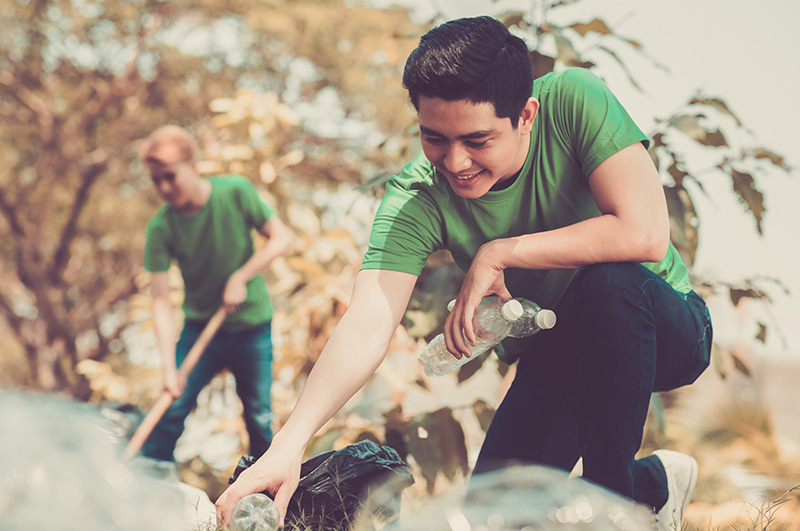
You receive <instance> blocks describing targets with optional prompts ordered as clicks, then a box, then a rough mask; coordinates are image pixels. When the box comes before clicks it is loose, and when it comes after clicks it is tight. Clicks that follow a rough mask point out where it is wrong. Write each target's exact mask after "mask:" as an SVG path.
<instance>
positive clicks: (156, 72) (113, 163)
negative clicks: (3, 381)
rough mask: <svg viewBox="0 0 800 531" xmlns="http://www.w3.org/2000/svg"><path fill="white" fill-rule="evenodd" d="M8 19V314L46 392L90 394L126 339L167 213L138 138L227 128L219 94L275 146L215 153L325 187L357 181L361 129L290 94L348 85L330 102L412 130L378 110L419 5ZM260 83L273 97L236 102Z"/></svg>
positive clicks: (214, 5) (191, 8)
mask: <svg viewBox="0 0 800 531" xmlns="http://www.w3.org/2000/svg"><path fill="white" fill-rule="evenodd" d="M0 13H1V14H2V15H1V16H2V20H3V27H4V28H7V30H6V31H4V32H3V34H2V35H1V36H0V96H2V100H0V101H1V103H0V116H2V125H0V154H2V156H3V158H4V160H5V161H6V164H5V165H4V167H3V169H2V170H0V215H1V216H0V233H2V234H3V238H2V244H0V256H2V258H3V267H2V269H0V277H1V278H2V280H3V281H2V282H0V315H2V317H3V318H4V320H5V321H6V322H7V323H8V325H9V329H10V330H11V331H12V332H13V334H14V336H15V339H16V341H17V342H18V343H19V344H21V345H22V347H23V349H24V355H25V357H26V359H27V361H28V369H29V370H28V372H29V378H28V385H32V386H34V387H38V388H42V389H59V390H63V391H66V392H70V393H73V394H77V395H81V396H86V392H87V388H86V386H85V382H84V381H83V379H82V378H81V377H80V375H78V374H77V373H76V370H75V367H76V366H77V365H78V363H79V362H80V361H81V360H85V359H102V358H103V357H105V356H106V355H107V354H108V353H109V352H118V351H120V350H121V349H122V343H121V342H120V341H119V337H120V334H121V332H122V331H123V329H124V328H125V326H126V320H127V314H126V310H127V299H128V297H129V296H131V295H132V294H134V293H136V292H137V291H138V290H139V289H140V287H141V286H139V285H137V283H136V280H135V279H136V275H137V273H139V271H140V263H141V252H142V247H143V239H144V227H145V224H146V221H147V219H148V218H149V217H150V216H151V215H152V214H153V213H154V209H155V208H156V207H157V201H156V198H155V195H154V194H152V193H151V192H150V190H149V188H150V186H149V183H148V182H147V180H146V179H144V177H143V172H142V171H141V168H140V167H139V166H137V165H136V164H135V163H134V156H133V154H134V151H135V149H134V148H135V145H134V142H135V141H136V140H137V139H140V138H142V137H143V136H145V135H146V134H147V133H149V132H150V131H151V130H152V129H154V128H155V127H157V126H158V125H161V124H163V123H168V122H171V123H177V124H180V125H184V126H187V127H189V128H190V129H192V130H194V131H196V132H198V134H200V135H208V134H212V133H211V128H210V127H204V125H209V124H210V123H212V122H213V117H212V115H211V113H210V111H209V105H210V102H211V101H215V102H216V107H215V110H217V111H219V110H221V109H224V108H225V105H229V106H230V105H233V102H238V104H240V105H251V104H252V105H255V106H257V107H258V108H259V109H261V115H259V116H258V117H257V118H258V120H256V121H255V122H257V123H253V124H249V126H250V127H249V129H248V131H247V133H248V134H249V135H250V136H251V137H252V138H253V139H254V141H255V142H256V143H257V144H258V145H266V146H267V147H266V148H265V149H260V150H257V151H247V149H245V150H241V149H238V148H239V147H241V146H239V145H236V144H234V143H233V142H230V141H229V142H227V147H226V150H225V151H224V152H219V153H215V152H214V149H215V145H214V144H213V143H211V145H209V150H210V151H211V156H212V157H217V158H218V159H219V160H221V161H223V162H224V163H225V166H226V167H227V169H229V170H232V171H242V172H247V173H250V174H252V175H258V174H260V175H261V177H262V179H263V180H264V181H265V183H269V182H270V181H271V180H274V178H275V175H277V173H278V172H283V171H284V170H285V169H286V168H287V167H288V166H291V165H297V166H298V167H300V168H303V170H304V175H306V176H308V175H310V176H311V180H314V181H316V182H326V181H334V182H335V181H341V180H350V181H354V180H358V179H359V171H358V170H357V169H356V163H357V160H358V159H357V156H356V152H355V151H354V150H353V145H352V141H351V142H349V143H348V141H347V140H343V141H340V140H339V139H338V138H331V137H330V136H333V137H336V136H337V135H336V133H338V131H336V132H335V134H334V135H329V136H324V135H320V134H317V133H313V132H310V130H311V127H305V126H304V127H296V126H298V124H299V119H298V118H297V117H292V113H291V112H288V111H287V112H284V113H283V114H281V115H276V114H275V113H274V112H273V111H274V110H275V109H273V108H272V107H271V106H274V105H273V104H275V102H276V101H277V100H278V98H276V94H278V95H280V96H279V97H280V98H282V99H291V100H292V101H293V103H294V105H295V106H297V107H300V106H303V105H306V106H309V105H310V104H312V103H314V101H315V99H324V96H325V94H326V89H329V88H330V87H336V89H335V91H334V92H335V94H334V98H333V99H334V100H336V101H335V103H337V105H331V106H329V108H328V109H325V108H324V107H323V105H322V103H319V104H318V105H317V106H316V107H317V108H316V109H315V112H319V113H322V114H324V113H325V112H326V111H327V112H328V113H330V115H329V117H330V118H333V119H339V120H345V119H348V117H349V115H351V114H354V115H357V117H358V118H359V119H368V118H370V117H377V118H380V119H381V122H382V123H384V124H385V125H386V126H388V127H397V126H398V121H397V119H394V120H393V119H392V118H391V117H390V116H400V118H399V120H400V121H401V122H403V121H408V120H409V119H410V116H405V117H403V115H402V113H399V114H398V113H397V112H396V111H397V109H396V108H390V107H388V106H385V105H380V102H381V98H383V97H385V96H387V95H392V94H398V93H399V91H400V88H399V87H397V86H396V85H397V84H396V83H394V79H395V77H396V68H397V61H398V60H399V58H400V57H401V56H404V55H405V53H406V48H407V47H408V46H409V45H410V44H408V43H406V42H405V41H404V39H403V38H402V37H400V36H397V35H395V34H394V33H393V32H405V31H409V30H408V28H409V27H410V23H409V22H408V21H407V18H404V17H403V15H404V12H403V11H399V10H383V11H377V10H369V9H367V8H359V7H353V8H345V7H344V3H343V2H342V1H337V0H329V1H326V2H288V1H284V2H269V3H267V2H261V1H257V0H253V1H247V0H242V1H239V2H233V3H231V4H229V5H225V6H223V4H220V3H218V2H215V1H212V0H206V1H200V2H191V3H190V2H178V3H174V2H173V3H170V4H164V3H162V2H156V1H152V0H133V1H129V2H123V3H113V2H106V1H104V0H86V1H83V2H70V1H66V0H34V1H30V2H26V1H23V0H19V1H13V2H6V3H4V4H3V6H2V8H0ZM365 20H366V21H368V24H363V23H362V21H365ZM409 33H411V32H410V31H409ZM367 52H369V53H367ZM297 72H303V73H302V75H301V74H297ZM389 79H391V80H392V83H391V84H388V83H387V81H388V80H389ZM388 85H391V87H395V88H394V89H392V88H391V87H390V86H388ZM248 86H249V87H259V89H260V92H261V93H262V95H260V96H259V97H258V98H255V97H254V96H252V95H251V96H247V95H246V94H247V93H246V92H242V93H239V94H238V95H237V96H236V97H235V98H230V97H229V99H228V100H225V99H220V98H222V97H223V96H231V95H232V94H233V93H234V92H235V91H236V89H237V87H238V88H243V87H248ZM265 88H266V89H267V90H266V91H265V90H264V89H265ZM248 98H249V99H248ZM254 98H255V99H254ZM256 100H258V101H256ZM356 100H358V102H359V103H358V104H357V103H356ZM394 101H397V102H400V101H402V100H400V99H399V98H395V100H394ZM338 104H340V105H338ZM362 104H363V105H362ZM280 109H283V110H284V111H285V110H286V108H285V106H283V107H281V108H280ZM355 109H360V110H359V111H358V112H356V111H355ZM229 110H232V109H229ZM337 112H338V113H339V114H338V115H337V114H336V113H337ZM230 117H231V113H229V114H228V119H229V120H232V121H231V122H230V123H226V124H222V125H223V126H224V127H225V128H226V132H227V133H228V134H230V135H231V137H235V136H236V135H238V134H240V133H242V131H240V130H237V129H236V127H235V126H236V124H240V123H241V122H240V121H238V119H236V118H230ZM217 118H219V116H217ZM312 125H313V124H312ZM323 125H324V124H323ZM304 131H309V133H308V134H301V133H302V132H304ZM375 136H380V135H378V134H377V133H376V135H375ZM225 140H226V139H224V138H223V141H225ZM232 144H233V145H232ZM298 146H302V149H299V148H298ZM255 153H259V154H260V157H259V158H249V157H248V155H249V154H255ZM380 159H381V156H380V154H379V155H378V156H377V157H376V162H377V163H379V162H380ZM244 160H247V163H245V162H244ZM253 164H255V165H256V169H257V171H256V172H252V171H251V170H252V165H253ZM286 182H289V181H288V179H287V181H284V183H282V185H285V183H286ZM279 193H280V192H279ZM279 193H278V194H276V195H279ZM286 193H288V192H286ZM281 204H285V203H281Z"/></svg>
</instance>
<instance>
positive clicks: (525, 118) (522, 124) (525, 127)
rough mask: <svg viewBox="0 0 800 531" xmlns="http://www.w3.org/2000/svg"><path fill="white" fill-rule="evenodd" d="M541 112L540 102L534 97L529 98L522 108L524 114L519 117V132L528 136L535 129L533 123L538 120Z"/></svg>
mask: <svg viewBox="0 0 800 531" xmlns="http://www.w3.org/2000/svg"><path fill="white" fill-rule="evenodd" d="M538 112H539V100H537V99H536V98H534V97H530V98H528V101H527V103H525V107H523V108H522V114H520V115H519V124H518V127H519V132H520V134H523V135H527V134H528V133H530V132H531V130H532V129H533V121H534V120H535V119H536V114H537V113H538Z"/></svg>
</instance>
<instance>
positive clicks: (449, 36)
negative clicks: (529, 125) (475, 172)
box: [403, 16, 533, 127]
mask: <svg viewBox="0 0 800 531" xmlns="http://www.w3.org/2000/svg"><path fill="white" fill-rule="evenodd" d="M403 86H404V87H405V88H406V90H408V95H409V97H410V98H411V103H412V104H413V105H414V108H415V109H416V110H417V111H419V97H420V96H426V97H429V98H430V97H432V98H442V99H444V100H448V101H456V100H467V101H470V102H472V103H484V102H488V103H491V104H492V105H494V109H495V115H496V116H497V117H498V118H509V119H510V120H511V125H512V126H513V127H516V126H517V118H518V117H519V116H520V114H522V110H523V108H524V107H525V104H526V102H527V101H528V98H530V96H531V90H532V89H533V69H532V67H531V59H530V55H529V53H528V47H527V45H526V44H525V41H523V40H522V39H520V38H519V37H516V36H514V35H512V34H511V32H509V31H508V29H507V28H506V27H505V26H504V25H503V23H502V22H500V21H499V20H496V19H494V18H491V17H487V16H482V17H475V18H460V19H457V20H451V21H449V22H445V23H444V24H441V25H439V26H437V27H435V28H433V29H432V30H430V31H428V32H427V33H426V34H425V35H423V36H422V37H421V38H420V40H419V45H418V46H417V48H416V49H415V50H414V51H413V52H411V55H409V56H408V60H407V61H406V66H405V70H404V71H403Z"/></svg>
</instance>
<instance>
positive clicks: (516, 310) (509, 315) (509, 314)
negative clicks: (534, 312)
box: [501, 299, 523, 321]
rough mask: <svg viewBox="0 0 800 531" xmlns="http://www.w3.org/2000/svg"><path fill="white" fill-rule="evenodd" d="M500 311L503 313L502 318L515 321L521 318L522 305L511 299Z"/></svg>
mask: <svg viewBox="0 0 800 531" xmlns="http://www.w3.org/2000/svg"><path fill="white" fill-rule="evenodd" d="M501 311H502V312H503V317H505V318H506V319H507V320H508V321H516V320H517V319H519V318H520V317H522V312H523V309H522V304H521V303H520V302H519V301H518V300H516V299H511V300H510V301H508V302H506V303H505V304H503V307H502V309H501Z"/></svg>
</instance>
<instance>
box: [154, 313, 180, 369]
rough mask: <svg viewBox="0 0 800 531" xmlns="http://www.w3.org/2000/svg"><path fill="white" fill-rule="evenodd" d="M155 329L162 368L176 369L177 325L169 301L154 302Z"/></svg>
mask: <svg viewBox="0 0 800 531" xmlns="http://www.w3.org/2000/svg"><path fill="white" fill-rule="evenodd" d="M152 312H153V328H154V329H155V332H156V343H157V345H158V350H159V352H160V353H161V363H162V367H163V368H165V369H167V368H174V367H175V325H174V322H173V317H172V305H171V304H170V302H169V300H168V299H161V298H159V299H155V300H154V301H153V307H152Z"/></svg>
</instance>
